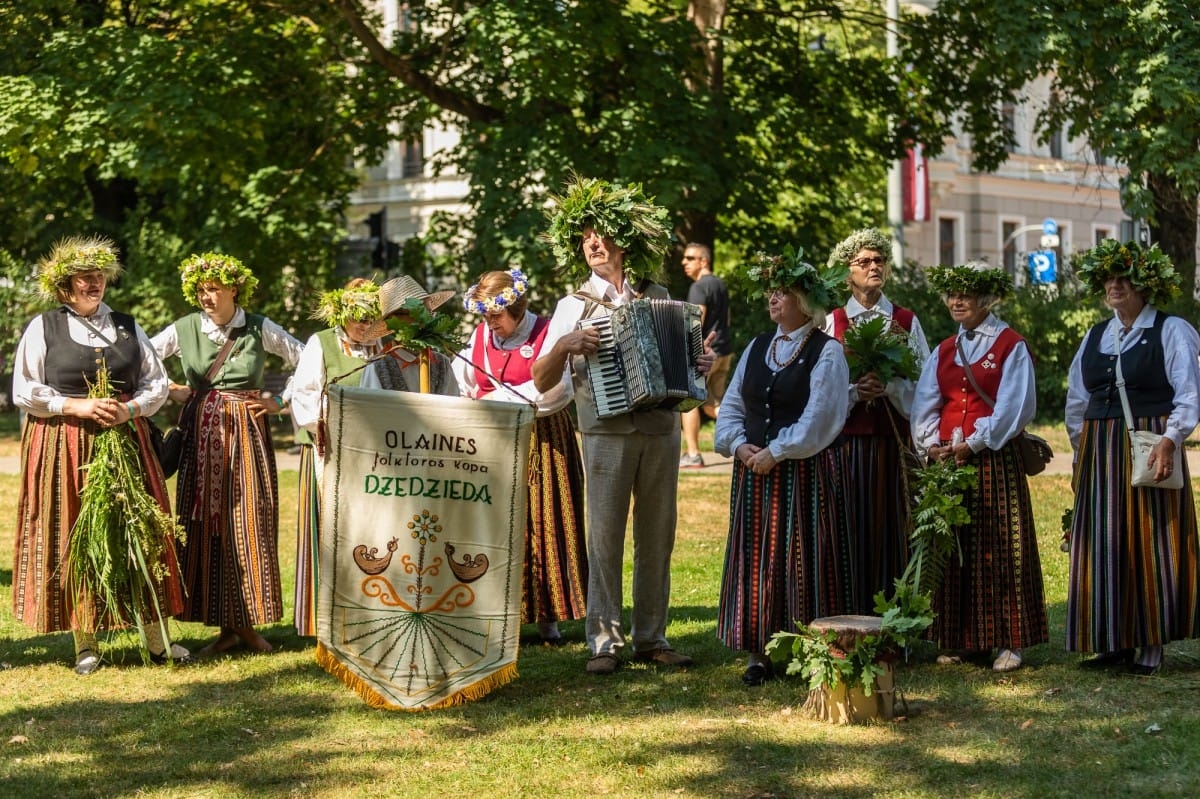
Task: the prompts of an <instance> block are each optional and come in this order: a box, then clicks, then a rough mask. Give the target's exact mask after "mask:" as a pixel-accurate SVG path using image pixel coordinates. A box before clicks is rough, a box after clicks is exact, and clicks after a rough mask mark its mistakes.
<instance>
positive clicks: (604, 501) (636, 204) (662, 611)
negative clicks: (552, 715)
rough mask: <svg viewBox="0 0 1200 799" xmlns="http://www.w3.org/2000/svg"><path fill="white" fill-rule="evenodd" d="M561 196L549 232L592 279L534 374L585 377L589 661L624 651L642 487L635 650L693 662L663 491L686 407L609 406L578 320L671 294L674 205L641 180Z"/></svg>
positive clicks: (554, 329) (543, 382) (573, 186)
mask: <svg viewBox="0 0 1200 799" xmlns="http://www.w3.org/2000/svg"><path fill="white" fill-rule="evenodd" d="M554 200H555V207H554V210H553V216H552V217H551V223H550V230H549V232H548V234H547V238H548V239H549V240H550V243H551V244H552V245H553V248H554V255H555V258H556V260H557V261H558V265H559V268H560V269H563V270H565V271H567V272H573V273H576V274H578V276H579V277H580V278H581V279H584V283H583V285H582V286H581V287H580V289H579V290H578V291H576V292H574V293H573V294H571V295H568V296H566V297H564V298H562V299H561V300H560V301H559V303H558V306H557V307H556V309H555V311H554V316H553V318H552V319H551V320H550V329H549V331H548V332H547V334H546V339H545V342H544V343H543V346H542V353H543V354H542V356H541V357H540V358H539V359H538V360H537V361H536V362H535V363H534V364H533V378H534V382H535V386H536V387H537V389H538V390H539V391H545V390H547V389H548V388H549V387H550V386H552V385H554V384H555V383H557V382H558V381H559V380H561V379H562V376H563V371H564V370H565V369H568V368H570V369H571V377H572V380H573V384H574V389H575V405H576V410H577V412H578V419H579V429H580V432H581V433H582V437H583V468H584V475H585V485H586V496H587V501H586V512H587V529H588V575H589V576H588V596H587V622H586V632H587V640H588V647H589V649H590V651H591V657H590V658H589V659H588V662H587V671H588V672H590V673H592V674H611V673H613V672H614V671H616V670H617V667H618V666H619V665H620V662H621V661H620V651H621V649H622V648H623V647H624V645H625V639H626V636H625V633H624V631H623V629H622V626H621V596H622V592H621V575H622V571H621V565H622V556H623V552H624V542H625V525H626V519H627V518H628V515H629V506H630V499H631V498H632V499H633V500H634V509H633V539H634V569H633V574H634V585H633V610H632V614H631V615H632V619H631V625H630V633H629V637H630V638H631V639H632V643H633V651H634V657H635V658H637V659H638V660H641V661H646V662H652V663H658V664H661V665H665V666H674V667H682V666H688V665H690V664H691V663H692V659H691V658H690V657H688V656H687V655H685V654H683V653H681V652H678V651H676V650H675V649H673V648H671V645H670V643H668V641H667V637H666V628H667V606H668V604H669V601H670V593H671V573H670V564H671V550H672V548H673V547H674V543H675V522H676V515H677V514H676V507H675V503H674V502H663V501H661V497H663V496H674V494H675V491H676V489H677V487H678V462H679V416H678V412H677V411H676V410H667V409H663V408H648V409H635V410H633V411H631V412H630V413H626V414H622V415H619V416H614V417H611V418H604V419H601V418H599V416H598V415H597V412H596V398H595V396H594V395H593V390H592V385H591V382H590V381H589V379H588V376H587V358H588V356H591V355H594V354H595V353H596V351H597V349H598V348H599V346H600V335H599V333H598V331H597V330H596V329H594V328H588V327H585V328H582V329H580V327H579V324H578V323H579V322H580V320H583V319H590V318H592V317H596V316H601V315H606V314H609V313H610V312H611V309H612V308H614V307H618V306H621V305H624V304H626V303H629V302H632V301H633V300H635V299H640V298H649V299H668V298H669V297H668V293H667V290H666V289H665V288H663V287H662V286H661V285H659V284H657V283H655V282H653V280H652V278H653V277H654V276H656V275H657V274H658V273H659V271H660V269H661V266H662V261H663V257H664V255H665V253H666V250H667V246H668V242H669V234H668V229H667V211H666V209H665V208H662V207H660V206H656V205H654V204H653V203H652V202H651V200H650V199H648V198H646V197H645V196H644V194H643V193H642V189H641V187H640V186H638V185H630V186H621V185H617V184H611V183H608V182H607V181H602V180H595V179H586V178H579V177H574V178H572V180H571V181H570V182H569V183H568V184H567V187H566V192H565V193H564V195H563V196H561V197H555V198H554ZM622 209H627V210H622ZM585 268H586V269H585ZM712 362H713V354H712V350H711V349H710V348H709V346H708V345H707V343H706V344H705V346H704V348H703V353H702V354H701V355H700V356H699V358H698V359H697V362H696V371H698V372H699V373H700V374H705V373H707V372H708V370H709V368H711V366H712ZM668 492H669V493H668Z"/></svg>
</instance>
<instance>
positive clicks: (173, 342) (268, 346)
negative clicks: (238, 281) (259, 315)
mask: <svg viewBox="0 0 1200 799" xmlns="http://www.w3.org/2000/svg"><path fill="white" fill-rule="evenodd" d="M245 324H246V311H245V310H244V309H243V308H242V307H241V306H238V309H237V310H236V311H234V312H233V318H231V319H230V320H229V321H228V322H227V323H225V324H223V325H218V324H217V323H216V322H214V321H213V320H212V318H211V317H210V316H209V315H208V314H206V313H204V312H201V313H200V332H201V333H203V334H204V335H205V336H207V337H208V338H209V340H210V341H212V342H213V343H214V344H217V345H219V346H224V345H225V342H226V341H228V340H229V332H230V331H231V330H233V329H234V328H238V327H242V326H243V325H245ZM151 342H152V343H153V344H154V349H156V350H158V355H159V357H160V358H162V359H163V360H166V359H167V358H170V357H171V356H172V355H178V354H179V332H178V331H177V330H176V329H175V323H174V322H172V323H171V324H169V325H167V326H166V327H165V328H163V329H162V330H161V331H160V332H159V333H158V335H156V336H155V337H154V338H152V339H151ZM262 342H263V349H265V350H266V351H267V352H269V353H271V354H272V355H278V356H279V357H280V358H282V359H283V362H284V363H286V364H287V365H288V366H289V367H292V368H295V366H296V363H297V362H298V361H299V360H300V351H301V350H302V349H304V345H302V344H301V343H300V340H299V339H297V338H296V337H295V336H293V335H292V334H291V333H289V332H287V331H286V330H284V329H283V328H282V327H280V326H279V325H278V324H276V323H275V322H272V321H271V320H270V319H267V318H266V317H263V322H262Z"/></svg>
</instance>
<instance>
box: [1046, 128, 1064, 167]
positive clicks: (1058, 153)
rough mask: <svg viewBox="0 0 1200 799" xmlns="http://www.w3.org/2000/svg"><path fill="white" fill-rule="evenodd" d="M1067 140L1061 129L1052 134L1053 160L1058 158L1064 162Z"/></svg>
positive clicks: (1051, 154)
mask: <svg viewBox="0 0 1200 799" xmlns="http://www.w3.org/2000/svg"><path fill="white" fill-rule="evenodd" d="M1066 138H1067V137H1066V136H1065V135H1064V134H1063V130H1062V128H1059V129H1058V130H1056V131H1054V132H1053V133H1051V134H1050V157H1051V158H1057V159H1058V160H1060V161H1061V160H1062V158H1063V150H1064V149H1065V146H1064V144H1063V141H1064V140H1065V139H1066Z"/></svg>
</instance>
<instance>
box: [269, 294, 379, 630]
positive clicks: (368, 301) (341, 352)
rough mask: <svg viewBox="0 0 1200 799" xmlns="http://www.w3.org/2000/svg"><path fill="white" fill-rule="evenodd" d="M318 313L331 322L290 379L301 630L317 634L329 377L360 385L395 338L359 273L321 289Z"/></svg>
mask: <svg viewBox="0 0 1200 799" xmlns="http://www.w3.org/2000/svg"><path fill="white" fill-rule="evenodd" d="M313 318H315V319H320V320H322V321H324V322H325V323H326V324H328V325H329V327H328V328H326V329H325V330H321V331H319V332H317V333H314V334H313V335H312V336H311V337H310V338H309V340H308V342H307V343H306V344H305V345H304V350H303V351H302V352H301V353H300V361H299V363H298V364H297V365H296V374H295V375H294V376H293V377H292V382H291V409H292V419H293V420H294V421H295V423H296V425H297V426H298V427H299V428H300V432H299V433H298V434H297V441H298V442H299V443H300V445H301V449H300V503H299V509H298V511H297V515H296V589H295V625H296V634H297V635H303V636H313V635H316V634H317V626H316V610H317V597H316V590H317V566H318V561H319V557H318V552H319V549H318V533H319V531H320V515H319V511H320V507H321V495H320V491H319V489H318V487H317V486H318V483H317V460H316V459H315V458H314V452H313V440H314V436H316V435H318V426H319V423H320V420H321V414H322V411H323V409H324V406H325V387H326V385H327V384H328V383H329V382H330V381H337V383H338V385H342V386H357V385H359V384H360V383H361V382H362V376H363V372H364V369H363V368H362V367H363V366H364V365H365V364H367V363H368V362H369V361H370V360H371V359H373V358H377V357H379V356H380V355H382V354H383V352H384V350H385V349H386V348H387V346H388V345H389V344H390V342H391V336H390V335H387V324H386V323H385V322H384V321H383V312H382V311H381V310H380V307H379V286H377V285H376V284H375V283H374V282H373V281H371V280H367V279H366V278H361V277H356V278H354V279H352V280H350V281H349V282H347V283H346V285H345V286H344V287H343V288H340V289H333V290H332V291H327V292H325V293H324V294H322V295H321V297H320V300H319V301H318V305H317V309H316V311H315V312H314V313H313Z"/></svg>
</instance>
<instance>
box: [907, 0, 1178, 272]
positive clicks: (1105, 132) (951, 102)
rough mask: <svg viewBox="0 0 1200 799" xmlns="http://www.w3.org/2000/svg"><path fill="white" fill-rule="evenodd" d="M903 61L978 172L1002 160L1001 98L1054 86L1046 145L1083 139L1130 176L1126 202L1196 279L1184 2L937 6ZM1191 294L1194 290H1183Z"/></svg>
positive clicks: (1045, 122)
mask: <svg viewBox="0 0 1200 799" xmlns="http://www.w3.org/2000/svg"><path fill="white" fill-rule="evenodd" d="M908 33H909V36H908V42H907V44H906V48H907V52H908V55H909V56H910V57H911V58H912V60H913V62H914V63H915V64H916V65H918V68H919V69H920V70H921V72H922V73H923V74H924V76H925V78H926V79H927V80H928V84H927V87H926V94H925V97H924V101H925V102H927V103H929V104H930V105H931V106H932V107H934V108H936V109H937V110H938V113H939V116H940V118H941V119H942V120H943V124H942V125H941V126H940V127H935V128H933V129H931V130H930V134H932V135H929V136H927V140H929V141H931V142H934V143H936V142H937V141H940V134H943V133H948V132H949V131H950V129H951V128H950V125H951V123H952V122H953V121H954V120H958V121H959V122H960V123H961V124H962V125H963V127H964V129H965V130H966V132H967V133H968V134H969V135H970V136H971V149H972V152H973V155H974V158H975V163H976V165H977V166H978V167H979V168H981V169H990V168H994V167H995V166H996V165H998V164H999V163H1001V162H1002V161H1003V160H1004V158H1005V157H1006V156H1007V153H1006V149H1005V147H1006V144H1007V143H1008V141H1007V137H1008V131H1007V130H1006V129H1005V127H1004V125H1003V124H1002V122H1001V117H1000V107H1001V104H1002V103H1003V102H1006V101H1009V102H1016V101H1019V100H1021V99H1023V97H1024V92H1025V91H1026V87H1027V86H1028V85H1029V83H1030V81H1032V80H1033V79H1034V78H1037V77H1039V76H1045V77H1047V78H1048V79H1049V81H1050V97H1051V100H1050V102H1048V103H1046V104H1045V105H1044V106H1043V107H1042V109H1041V111H1040V113H1039V114H1038V116H1037V129H1038V132H1039V133H1040V134H1041V136H1042V138H1043V140H1045V139H1046V138H1047V137H1048V136H1049V135H1050V134H1052V133H1053V132H1055V131H1058V130H1065V131H1066V133H1067V134H1068V135H1070V136H1072V137H1080V138H1084V139H1086V140H1087V141H1088V142H1089V143H1090V145H1091V146H1092V147H1093V148H1094V150H1095V152H1096V153H1097V154H1099V156H1101V157H1102V159H1103V160H1107V161H1108V162H1109V163H1115V162H1119V163H1120V164H1122V165H1124V166H1126V167H1127V168H1128V170H1129V178H1128V179H1127V180H1126V181H1125V182H1124V183H1123V185H1122V203H1123V205H1124V207H1125V209H1126V211H1127V212H1128V213H1129V214H1131V215H1132V216H1134V217H1136V218H1144V219H1146V220H1147V221H1149V223H1150V225H1151V232H1152V235H1153V237H1154V239H1155V240H1156V241H1158V242H1159V243H1160V244H1161V246H1162V248H1163V250H1164V251H1165V252H1167V253H1168V254H1169V255H1170V256H1171V257H1172V259H1173V260H1174V262H1175V263H1176V265H1177V266H1178V267H1180V271H1181V272H1182V273H1183V274H1184V275H1186V276H1188V278H1189V279H1194V269H1193V267H1194V265H1195V263H1196V221H1197V220H1196V207H1197V198H1198V196H1200V115H1197V114H1196V108H1197V106H1198V105H1200V78H1198V77H1197V76H1198V75H1200V17H1198V16H1197V14H1196V12H1195V7H1194V4H1193V3H1189V2H1186V0H1148V1H1146V2H1132V0H1118V1H1117V2H1110V3H1092V2H1085V1H1084V0H1049V2H1045V1H1043V0H1038V1H1037V2H1034V1H1033V0H1017V2H1010V3H1004V4H996V3H990V2H983V0H943V2H939V3H938V5H937V8H936V10H935V11H934V12H933V13H932V14H930V15H928V16H926V17H922V18H917V19H915V20H913V21H912V23H911V25H910V26H909V27H908ZM1188 293H1189V295H1190V294H1191V292H1188Z"/></svg>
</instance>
